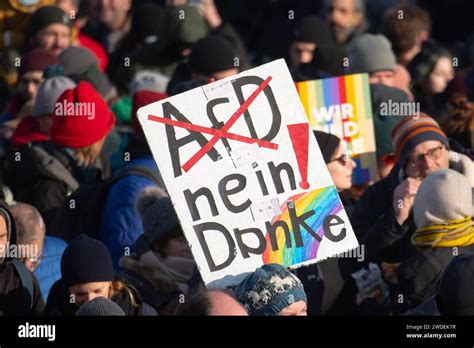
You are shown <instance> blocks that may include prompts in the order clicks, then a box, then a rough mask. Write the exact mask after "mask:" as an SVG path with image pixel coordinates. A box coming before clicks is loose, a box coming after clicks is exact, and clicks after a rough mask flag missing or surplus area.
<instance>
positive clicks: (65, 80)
mask: <svg viewBox="0 0 474 348" xmlns="http://www.w3.org/2000/svg"><path fill="white" fill-rule="evenodd" d="M76 86H77V85H76V83H75V82H74V81H73V80H71V79H70V78H69V77H67V76H55V77H52V78H50V79H48V80H46V81H44V82H43V83H42V84H41V85H40V87H39V88H38V93H37V95H36V99H35V104H34V106H33V111H32V112H31V115H32V116H34V117H42V116H52V115H53V113H54V106H55V104H56V101H57V100H58V98H59V96H60V95H61V94H63V93H64V92H65V91H66V90H68V89H74V88H75V87H76Z"/></svg>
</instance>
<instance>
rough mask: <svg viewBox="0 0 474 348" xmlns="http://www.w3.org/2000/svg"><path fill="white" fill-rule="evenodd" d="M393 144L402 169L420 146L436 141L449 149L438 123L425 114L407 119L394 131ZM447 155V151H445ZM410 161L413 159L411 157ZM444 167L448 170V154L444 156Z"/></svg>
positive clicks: (398, 124) (399, 123) (392, 135)
mask: <svg viewBox="0 0 474 348" xmlns="http://www.w3.org/2000/svg"><path fill="white" fill-rule="evenodd" d="M391 138H392V144H393V148H394V150H395V157H396V159H397V161H398V162H399V163H400V165H401V166H402V167H405V165H406V164H407V163H406V162H407V159H408V156H409V155H410V154H411V153H412V152H413V150H414V149H415V147H417V146H418V145H420V144H422V143H424V142H428V141H434V142H438V143H440V144H441V145H443V146H444V150H447V149H449V143H448V139H447V138H446V135H445V134H444V132H443V131H442V130H441V128H440V127H439V125H438V123H437V122H436V121H435V120H434V119H433V118H431V117H430V116H428V115H427V114H425V113H421V114H420V116H419V117H417V116H411V117H405V118H403V119H402V120H401V121H400V122H398V123H397V125H396V126H395V127H394V128H393V129H392V132H391ZM444 153H447V151H444ZM410 159H412V158H411V157H410ZM444 159H445V160H444V161H443V164H444V165H443V167H444V168H447V154H446V156H444ZM411 163H412V164H413V161H411Z"/></svg>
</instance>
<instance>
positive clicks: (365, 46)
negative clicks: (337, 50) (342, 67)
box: [349, 34, 396, 74]
mask: <svg viewBox="0 0 474 348" xmlns="http://www.w3.org/2000/svg"><path fill="white" fill-rule="evenodd" d="M395 64H396V59H395V55H394V54H393V51H392V46H391V44H390V41H388V39H387V38H386V37H385V36H383V35H381V34H378V35H373V34H364V35H362V36H359V37H358V38H356V39H355V40H354V42H353V43H352V44H351V45H350V47H349V73H351V74H358V73H373V72H377V71H386V70H392V71H393V70H394V69H395Z"/></svg>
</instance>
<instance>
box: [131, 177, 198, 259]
mask: <svg viewBox="0 0 474 348" xmlns="http://www.w3.org/2000/svg"><path fill="white" fill-rule="evenodd" d="M136 209H137V211H138V213H139V214H140V216H141V218H142V221H143V232H144V233H143V235H142V236H141V237H139V240H138V241H137V242H136V249H137V253H138V254H139V255H141V254H142V253H143V251H147V250H149V249H153V250H157V251H158V252H159V253H160V255H161V256H162V257H170V256H176V257H184V258H192V254H191V251H190V249H189V246H188V243H187V241H186V239H185V238H184V233H183V230H182V229H181V226H180V224H179V220H178V216H177V215H176V211H175V210H174V207H173V203H172V202H171V199H170V198H169V197H168V195H167V194H166V192H165V191H163V190H162V189H160V188H158V187H154V186H150V187H147V188H145V189H144V190H143V191H142V192H141V193H140V194H139V196H138V198H137V203H136Z"/></svg>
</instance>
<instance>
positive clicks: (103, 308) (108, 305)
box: [76, 297, 125, 317]
mask: <svg viewBox="0 0 474 348" xmlns="http://www.w3.org/2000/svg"><path fill="white" fill-rule="evenodd" d="M76 316H78V317H84V316H88V317H105V316H107V317H109V316H125V312H124V311H123V310H122V308H120V306H119V305H118V304H116V303H115V302H113V301H111V300H108V299H106V298H105V297H96V298H94V299H93V300H90V301H88V302H86V303H84V304H83V305H82V306H81V307H80V308H79V310H78V311H77V313H76Z"/></svg>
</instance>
